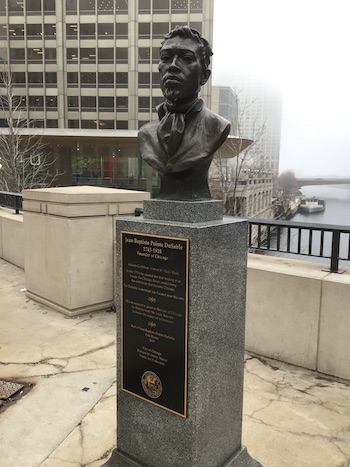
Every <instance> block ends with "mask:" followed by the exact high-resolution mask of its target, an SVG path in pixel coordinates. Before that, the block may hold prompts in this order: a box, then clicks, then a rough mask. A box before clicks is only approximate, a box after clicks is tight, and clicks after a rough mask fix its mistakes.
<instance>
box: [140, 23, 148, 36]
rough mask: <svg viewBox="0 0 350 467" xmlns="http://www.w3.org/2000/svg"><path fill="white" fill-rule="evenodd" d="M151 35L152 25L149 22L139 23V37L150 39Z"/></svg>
mask: <svg viewBox="0 0 350 467" xmlns="http://www.w3.org/2000/svg"><path fill="white" fill-rule="evenodd" d="M150 36H151V25H150V24H149V23H139V39H149V38H150Z"/></svg>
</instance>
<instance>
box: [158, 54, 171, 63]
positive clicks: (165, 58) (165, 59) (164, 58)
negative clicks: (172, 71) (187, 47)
mask: <svg viewBox="0 0 350 467" xmlns="http://www.w3.org/2000/svg"><path fill="white" fill-rule="evenodd" d="M160 59H161V61H162V62H164V63H169V62H171V57H170V55H165V54H164V55H161V56H160Z"/></svg>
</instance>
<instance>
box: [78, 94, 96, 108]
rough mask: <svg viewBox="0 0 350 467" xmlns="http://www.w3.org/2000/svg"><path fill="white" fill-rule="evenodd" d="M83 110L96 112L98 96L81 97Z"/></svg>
mask: <svg viewBox="0 0 350 467" xmlns="http://www.w3.org/2000/svg"><path fill="white" fill-rule="evenodd" d="M80 107H81V110H85V111H86V110H89V111H92V112H95V111H96V96H81V97H80Z"/></svg>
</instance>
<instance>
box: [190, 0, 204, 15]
mask: <svg viewBox="0 0 350 467" xmlns="http://www.w3.org/2000/svg"><path fill="white" fill-rule="evenodd" d="M190 11H191V12H195V13H202V11H203V0H190Z"/></svg>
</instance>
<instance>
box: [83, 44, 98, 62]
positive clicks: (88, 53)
mask: <svg viewBox="0 0 350 467" xmlns="http://www.w3.org/2000/svg"><path fill="white" fill-rule="evenodd" d="M84 62H85V63H96V49H95V48H83V47H82V48H81V49H80V63H84Z"/></svg>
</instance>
